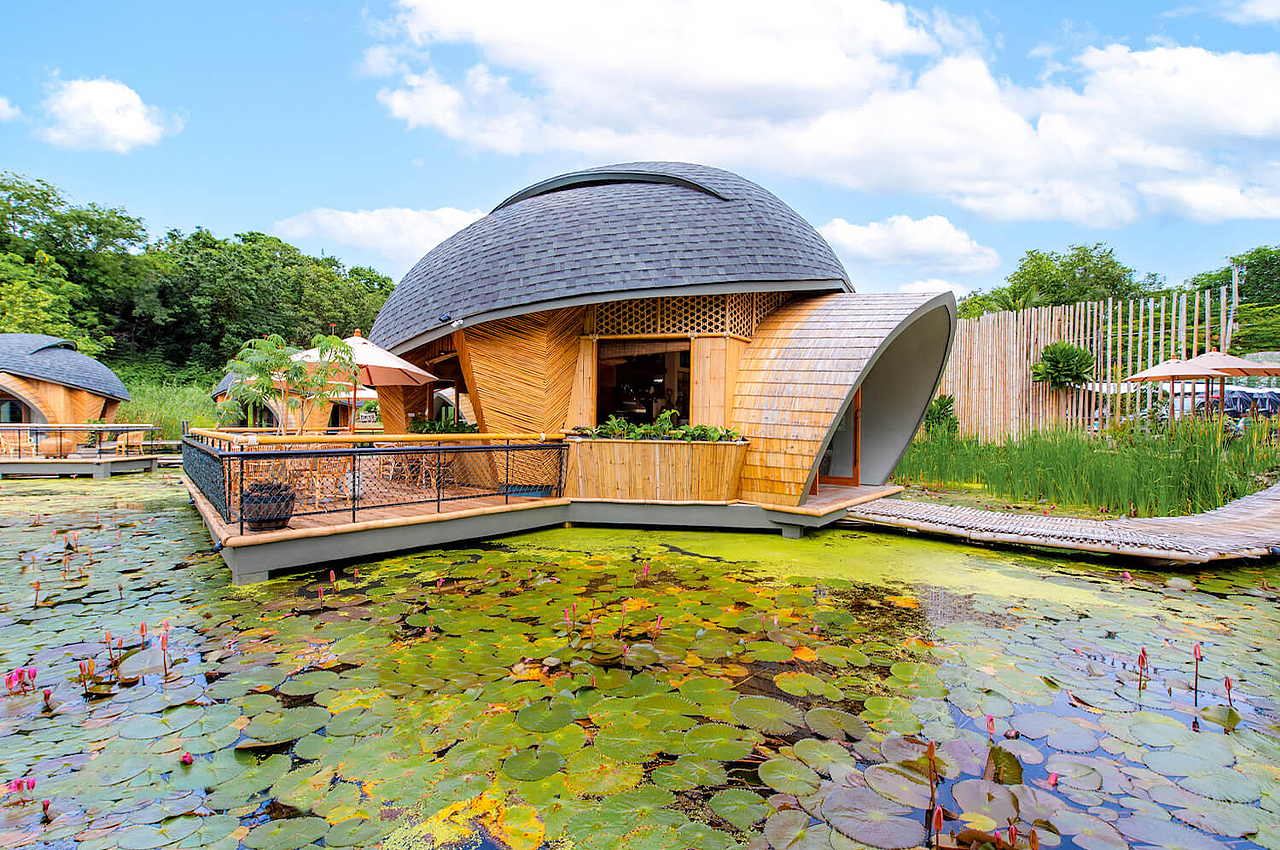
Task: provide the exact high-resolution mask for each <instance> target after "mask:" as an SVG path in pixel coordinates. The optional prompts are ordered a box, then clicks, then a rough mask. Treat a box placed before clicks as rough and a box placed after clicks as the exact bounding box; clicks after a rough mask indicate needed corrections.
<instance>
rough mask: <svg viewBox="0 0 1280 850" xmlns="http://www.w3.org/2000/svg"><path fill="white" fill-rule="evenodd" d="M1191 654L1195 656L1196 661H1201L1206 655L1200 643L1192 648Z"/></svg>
mask: <svg viewBox="0 0 1280 850" xmlns="http://www.w3.org/2000/svg"><path fill="white" fill-rule="evenodd" d="M1191 654H1192V655H1193V656H1195V659H1196V661H1199V660H1201V659H1202V658H1204V655H1203V653H1202V652H1201V650H1200V644H1196V645H1195V647H1194V648H1193V649H1192V650H1191Z"/></svg>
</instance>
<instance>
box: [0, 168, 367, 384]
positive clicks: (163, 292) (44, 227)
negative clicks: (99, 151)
mask: <svg viewBox="0 0 1280 850" xmlns="http://www.w3.org/2000/svg"><path fill="white" fill-rule="evenodd" d="M9 254H12V255H14V257H16V259H9V260H8V264H9V265H14V264H16V266H17V267H19V268H20V267H22V266H23V265H31V264H37V263H38V262H39V257H40V256H41V255H42V254H43V255H45V256H47V257H49V258H51V259H52V262H53V267H51V270H52V268H56V271H57V276H56V278H51V281H52V285H51V286H42V287H41V290H42V291H45V290H49V289H53V290H56V291H57V292H59V293H61V295H62V296H65V302H64V301H54V302H51V303H52V307H53V308H54V309H53V313H54V315H55V318H58V317H61V318H65V319H66V320H67V321H68V322H70V328H69V329H62V330H57V329H56V328H60V327H62V326H61V325H55V326H51V328H53V329H47V330H43V331H42V332H46V333H56V334H57V335H59V336H64V337H67V338H70V339H74V340H76V341H77V343H79V344H80V347H81V350H83V351H86V352H87V353H96V351H97V350H108V351H110V352H111V353H113V354H114V355H115V358H116V359H117V360H128V359H133V358H139V359H144V360H155V359H157V358H159V359H161V360H164V361H165V362H168V363H172V364H175V365H184V364H195V365H197V366H200V367H202V368H205V369H217V368H219V367H220V366H221V365H222V364H223V363H225V362H226V361H227V359H228V358H230V357H232V356H234V355H235V353H236V351H237V350H238V348H239V346H240V342H241V341H242V340H245V339H249V338H251V337H258V336H261V335H262V334H271V333H275V334H279V335H280V336H282V337H284V338H285V339H287V340H290V341H293V342H300V341H304V340H308V339H311V338H312V337H313V336H314V335H316V334H319V333H327V332H329V331H330V326H331V323H332V325H333V326H334V327H335V328H336V329H337V330H338V331H339V332H340V333H342V334H344V335H345V334H346V333H349V332H350V331H352V330H354V329H355V328H368V327H369V326H370V325H371V324H372V323H373V319H374V317H375V316H376V315H377V313H378V310H379V308H381V306H382V303H383V301H385V300H386V298H387V295H389V294H390V292H391V280H390V279H389V278H387V277H385V276H383V275H380V274H378V273H377V272H376V271H374V270H373V269H369V268H363V267H358V266H357V267H352V268H346V267H344V266H343V265H342V263H340V262H338V261H337V260H336V259H334V258H332V257H311V256H308V255H306V254H303V253H302V252H301V251H299V250H298V249H297V248H295V247H294V246H292V245H290V244H288V243H287V242H284V241H282V240H280V239H277V238H275V237H273V236H267V235H266V234H263V233H241V234H238V235H236V236H235V237H234V238H232V239H218V238H216V237H215V236H213V235H212V234H211V233H209V232H208V231H206V230H201V229H197V230H195V231H194V232H192V233H190V234H183V233H181V232H178V231H170V232H169V233H167V234H165V236H164V237H162V238H160V239H159V240H157V241H155V242H152V243H149V242H148V238H147V231H146V228H145V227H144V225H143V223H142V220H141V219H140V218H137V217H135V216H131V215H129V214H128V213H127V212H125V211H124V210H123V209H119V208H108V207H102V206H98V205H96V204H87V205H84V206H76V205H73V204H71V203H70V202H69V201H68V200H67V199H66V198H65V197H64V196H63V195H62V193H61V192H60V191H59V190H58V189H57V188H56V187H54V186H53V185H51V184H49V183H46V182H45V181H42V180H31V179H28V178H26V177H22V176H20V175H16V174H11V173H0V255H9ZM16 274H17V272H15V271H13V270H12V269H7V268H6V269H5V270H0V302H3V304H2V306H3V307H4V308H5V309H4V311H3V315H5V316H6V317H7V316H9V315H10V314H13V315H15V316H18V315H21V316H30V315H31V314H33V313H47V312H50V310H49V309H46V307H44V306H43V305H44V301H41V300H39V299H40V298H41V297H42V296H41V295H40V293H35V294H31V293H28V292H25V291H19V290H17V289H15V287H13V286H12V285H11V284H8V285H7V282H8V281H10V280H12V279H14V278H15V275H16ZM23 274H24V275H26V276H27V277H30V274H31V273H30V272H29V271H28V272H23ZM24 279H25V278H24ZM58 279H61V280H62V281H65V285H64V284H63V283H59V282H58ZM29 288H30V287H27V289H29ZM7 290H8V291H7ZM15 292H17V294H14V293H15ZM46 300H47V299H46ZM19 311H20V312H19ZM26 321H27V322H28V323H29V322H30V320H29V319H28V320H26ZM86 340H87V341H88V345H87V347H86V342H85V341H86ZM95 341H96V344H95Z"/></svg>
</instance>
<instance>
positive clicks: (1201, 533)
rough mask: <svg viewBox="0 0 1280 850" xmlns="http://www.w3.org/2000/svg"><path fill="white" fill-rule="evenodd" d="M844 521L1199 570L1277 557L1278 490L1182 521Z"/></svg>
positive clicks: (887, 502) (956, 517) (865, 513)
mask: <svg viewBox="0 0 1280 850" xmlns="http://www.w3.org/2000/svg"><path fill="white" fill-rule="evenodd" d="M849 520H851V521H853V522H856V523H866V524H870V525H876V526H888V527H892V528H901V529H911V530H914V531H922V532H926V533H929V534H939V535H945V536H948V537H960V538H963V539H966V540H972V541H975V542H980V543H999V544H1009V545H1019V546H1036V547H1045V548H1052V549H1066V550H1071V551H1077V552H1094V553H1102V554H1109V555H1127V556H1130V557H1135V558H1144V559H1149V560H1154V561H1163V562H1175V563H1183V564H1202V563H1206V562H1208V561H1218V560H1224V559H1231V558H1257V557H1265V556H1268V555H1280V484H1277V485H1275V486H1273V487H1270V488H1268V489H1266V490H1260V491H1259V492H1257V493H1253V494H1252V495H1249V496H1245V497H1244V498H1242V499H1237V500H1236V501H1234V502H1232V503H1230V504H1228V505H1224V506H1223V507H1221V508H1218V509H1217V510H1214V511H1208V512H1206V513H1202V514H1194V515H1192V516H1181V517H1149V518H1145V519H1111V520H1093V519H1079V518H1076V517H1067V516H1041V515H1037V514H1011V513H1002V512H1000V511H987V510H981V509H978V508H964V507H956V506H953V505H938V504H933V503H930V502H913V501H906V500H903V499H879V500H877V501H874V502H868V503H866V504H862V505H856V506H854V507H852V508H850V509H849Z"/></svg>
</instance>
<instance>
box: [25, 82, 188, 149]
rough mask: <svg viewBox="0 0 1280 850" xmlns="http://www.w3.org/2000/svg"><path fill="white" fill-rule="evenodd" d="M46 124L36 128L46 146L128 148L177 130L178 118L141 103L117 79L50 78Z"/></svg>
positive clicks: (157, 139)
mask: <svg viewBox="0 0 1280 850" xmlns="http://www.w3.org/2000/svg"><path fill="white" fill-rule="evenodd" d="M44 106H45V112H46V114H47V116H48V119H49V123H48V124H47V125H46V126H45V127H44V128H43V129H42V130H41V131H40V134H41V136H43V137H44V139H45V141H47V142H49V144H51V145H56V146H58V147H62V148H72V149H74V150H105V151H114V152H115V153H128V152H129V151H131V150H133V149H134V148H137V147H140V146H142V145H154V144H156V143H157V142H159V141H160V139H161V138H162V137H164V136H166V135H172V134H174V133H178V132H180V131H181V130H182V120H181V119H180V118H178V117H177V116H174V115H169V114H166V113H165V112H164V111H163V110H161V109H158V108H156V107H154V106H148V105H147V104H145V103H143V102H142V98H141V97H140V96H139V95H138V93H137V92H136V91H134V90H133V89H131V88H129V87H128V86H127V85H125V84H124V83H122V82H120V81H119V80H108V79H107V78H105V77H101V78H99V79H96V80H55V81H54V83H53V92H52V94H51V95H50V96H49V98H48V100H46V101H45V104H44Z"/></svg>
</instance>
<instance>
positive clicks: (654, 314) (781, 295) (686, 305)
mask: <svg viewBox="0 0 1280 850" xmlns="http://www.w3.org/2000/svg"><path fill="white" fill-rule="evenodd" d="M789 297H790V293H787V292H741V293H731V294H728V295H689V296H682V297H678V298H634V299H631V300H628V301H609V302H605V303H603V304H597V305H596V312H595V328H594V333H595V334H597V335H599V336H648V335H656V334H687V335H689V336H699V335H704V334H707V335H710V334H731V335H733V336H741V337H749V336H751V335H752V334H753V333H755V330H756V326H757V325H759V324H760V321H761V320H762V319H763V318H764V317H765V316H767V315H768V314H769V313H770V312H772V311H773V310H774V309H776V308H777V307H779V306H781V305H782V304H783V303H784V302H786V300H787V299H788V298H789Z"/></svg>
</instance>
